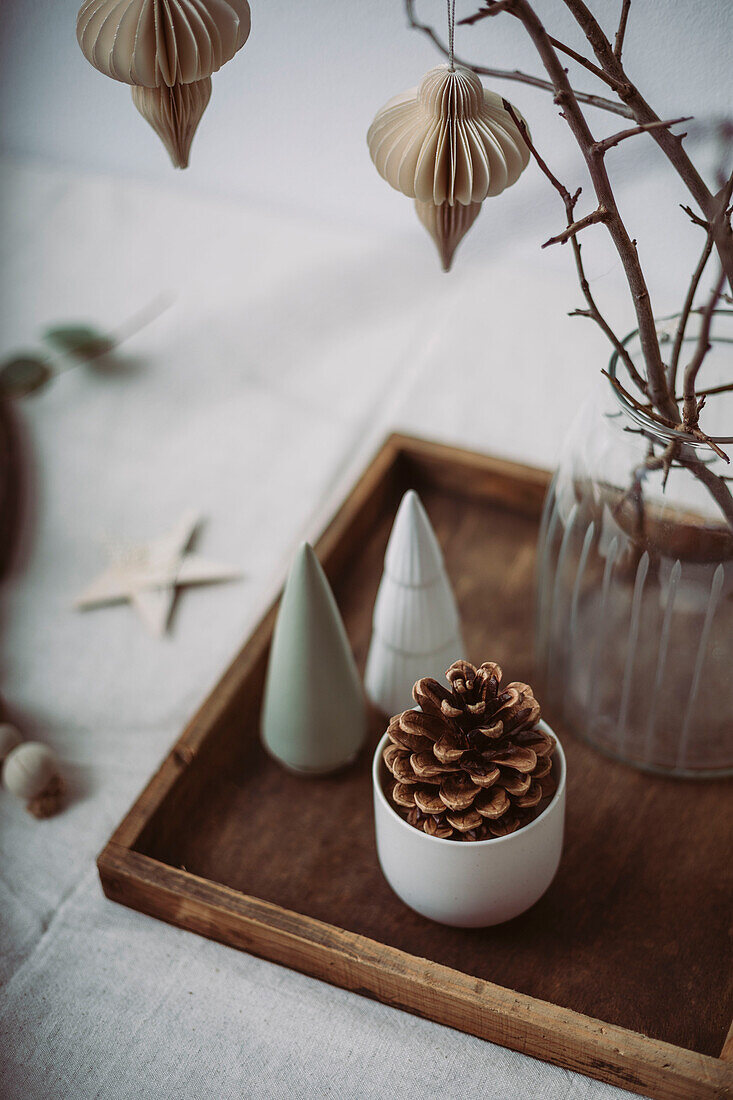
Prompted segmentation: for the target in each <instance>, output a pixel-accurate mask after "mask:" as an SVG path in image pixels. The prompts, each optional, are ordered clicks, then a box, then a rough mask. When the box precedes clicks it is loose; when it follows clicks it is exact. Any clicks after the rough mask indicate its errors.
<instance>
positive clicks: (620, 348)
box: [507, 103, 648, 394]
mask: <svg viewBox="0 0 733 1100" xmlns="http://www.w3.org/2000/svg"><path fill="white" fill-rule="evenodd" d="M507 110H508V111H509V114H510V115H511V117H512V120H513V122H514V125H515V126H516V127H517V129H518V130H519V132H520V134H521V135H522V137H523V138H524V142H525V145H526V146H527V148H528V149H529V151H530V153H531V154H532V156H533V157H534V159H535V161H536V163H537V165H538V167H539V169H540V171H541V172H542V173H543V174H544V175H545V176H546V177H547V179H548V180H549V181H550V183H551V184H552V186H553V187H554V188H555V190H556V191H557V193H558V194H559V196H560V198H561V199H562V201H563V203H564V205H565V216H566V218H567V220H568V225H569V226H570V225H572V224H573V218H574V213H575V206H576V203H577V201H578V199H579V198H580V194H581V188H580V187H579V188H578V189H577V191H575V192H574V193H573V194H572V195H571V194H570V192H569V191H568V189H567V187H566V186H565V184H564V183H561V182H560V180H559V179H558V178H557V176H556V175H555V174H554V172H553V171H552V169H551V168H550V167H549V166H548V164H547V163H546V161H545V160H544V159H543V158H542V156H541V155H540V153H539V152H538V150H537V148H536V146H535V144H534V142H533V141H532V138H531V137H530V135H529V130H528V129H527V126H526V123H525V122H524V120H523V119H521V118H520V117H519V115H518V114H517V112H516V111H515V110H514V108H513V107H512V105H511V104H510V103H508V104H507ZM571 240H572V248H573V256H574V258H575V267H576V270H577V272H578V279H579V281H580V288H581V290H582V291H583V296H584V297H585V300H586V302H587V303H588V309H587V310H586V309H583V310H580V309H578V310H573V312H572V313H571V314H570V316H571V317H572V316H577V317H590V319H591V320H592V321H595V322H596V324H597V325H598V327H599V328H600V329H601V331H602V332H603V334H604V336H605V337H606V339H607V340H609V341H610V343H611V344H612V345H613V346H614V348H615V349H616V351H617V353H618V355H619V358H620V359H621V361H622V362H623V363H624V365H625V367H626V369H627V371H628V372H629V375H630V377H631V379H632V380H633V382H634V383H635V385H637V386H638V387H639V389H640V390H641V392H642V393H644V394H646V393H647V392H648V387H647V384H646V382H645V381H644V379H643V378H642V377H641V375H640V374H639V372H638V370H637V369H636V366H635V365H634V361H633V359H632V358H631V356H630V355H629V353H628V351H627V349H626V347H625V345H624V344H623V342H622V341H621V340H620V339H619V338H618V336H617V335H616V333H615V332H614V331H613V329H612V328H611V326H610V325H609V323H608V321H606V319H605V317H604V316H603V314H602V313H601V311H600V310H599V308H598V306H597V305H596V301H595V298H594V297H593V293H592V291H591V289H590V283H589V282H588V279H587V276H586V274H585V267H584V265H583V257H582V254H581V248H580V241H579V240H578V239H577V237H576V236H573V237H572V238H571Z"/></svg>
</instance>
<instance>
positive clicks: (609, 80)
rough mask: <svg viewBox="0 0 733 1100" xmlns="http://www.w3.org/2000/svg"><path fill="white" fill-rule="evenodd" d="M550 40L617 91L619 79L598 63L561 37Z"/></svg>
mask: <svg viewBox="0 0 733 1100" xmlns="http://www.w3.org/2000/svg"><path fill="white" fill-rule="evenodd" d="M491 14H492V15H494V14H496V13H495V12H494V11H492V12H491ZM461 22H463V20H461ZM550 42H552V44H553V46H554V47H555V49H556V50H559V51H560V53H564V54H567V56H568V57H572V59H573V61H576V62H577V63H578V65H582V66H583V68H584V69H587V70H588V72H589V73H592V74H593V76H595V77H597V78H598V80H602V81H603V83H604V84H608V86H609V87H610V88H613V90H614V91H615V92H617V91H618V88H619V84H618V81H617V80H615V79H614V78H613V77H612V76H609V75H608V73H607V72H605V71H604V70H603V69H601V68H599V67H598V65H594V64H593V62H592V61H591V60H590V59H589V58H587V57H584V56H583V54H582V53H578V52H577V51H576V50H574V49H572V48H571V47H570V46H567V45H566V44H565V43H564V42H561V41H560V39H559V38H552V37H551V38H550Z"/></svg>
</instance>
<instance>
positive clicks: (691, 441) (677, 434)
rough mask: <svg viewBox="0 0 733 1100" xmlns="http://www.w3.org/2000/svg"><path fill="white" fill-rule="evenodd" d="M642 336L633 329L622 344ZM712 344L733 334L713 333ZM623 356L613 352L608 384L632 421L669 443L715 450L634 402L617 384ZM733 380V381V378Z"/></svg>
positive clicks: (725, 438) (724, 438)
mask: <svg viewBox="0 0 733 1100" xmlns="http://www.w3.org/2000/svg"><path fill="white" fill-rule="evenodd" d="M714 312H715V315H716V316H726V317H733V309H716V310H715V311H714ZM679 316H680V314H679V313H670V314H668V315H667V316H665V317H657V318H655V323H656V324H657V326H659V325H663V324H665V323H666V322H668V321H674V320H676V319H677V318H678V317H679ZM638 335H639V330H638V329H633V330H632V331H631V332H630V333H628V335H627V336H624V338H623V340H622V341H621V344H622V345H623V346H624V347H625V348H627V347H628V345H629V344H631V343H632V341H633V340H634V339H636V337H638ZM710 343H711V344H729V343H733V339H731V338H730V337H723V336H716V335H715V333H714V332H713V333H711V336H710ZM620 359H621V357H620V355H619V351H618V349H616V348H614V351H613V354H612V355H611V358H610V360H609V363H608V372H607V374H608V384H609V386H610V389H611V393H612V394H613V396H614V399H615V400H616V402H617V404H618V405H620V407H621V408H622V409H623V411H624V412H625V413H626V414H627V416H629V417H630V418H631V420H633V421H634V423H636V424H638V425H639V426H640V427H641V428H643V429H644V431H645V432H646V433H648V434H649V435H653V436H654V437H655V438H657V439H660V440H665V441H666V442H671V441H672V440H677V441H678V442H680V443H684V444H685V445H688V446H690V447H695V448H697V449H699V450H709V451H712V448H711V447H710V444H709V443H707V442H706V441H705V440H704V439H698V438H697V437H696V436H694V435H691V434H690V433H689V432H681V431H678V430H677V429H675V428H671V427H668V426H667V425H666V424H661V423H660V422H659V421H658V420H655V419H654V417H652V416H650V414H649V413H648V412H646V410H644V409H640V408H637V407H636V405H634V403H633V402H632V401H630V400H629V398H628V397H627V396H626V394H625V393H624V392H623V391H622V390H621V389H619V388H618V385H617V384H616V383H618V384H619V385H620V380H619V379H618V377H617V374H618V367H619V362H620ZM731 381H733V379H732V380H731ZM709 439H710V440H711V442H712V443H715V444H717V445H720V444H731V443H733V435H711V436H710V437H709Z"/></svg>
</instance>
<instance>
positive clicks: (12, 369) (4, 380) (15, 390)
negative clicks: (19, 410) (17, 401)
mask: <svg viewBox="0 0 733 1100" xmlns="http://www.w3.org/2000/svg"><path fill="white" fill-rule="evenodd" d="M52 377H53V372H52V370H51V368H50V367H49V365H48V363H47V362H46V360H45V359H41V358H39V356H37V355H15V356H13V358H12V359H6V360H5V362H4V363H2V364H0V393H3V394H4V395H5V396H6V397H25V396H27V394H29V393H34V392H35V391H36V390H39V389H40V388H41V386H45V385H46V383H47V382H50V380H51V378H52Z"/></svg>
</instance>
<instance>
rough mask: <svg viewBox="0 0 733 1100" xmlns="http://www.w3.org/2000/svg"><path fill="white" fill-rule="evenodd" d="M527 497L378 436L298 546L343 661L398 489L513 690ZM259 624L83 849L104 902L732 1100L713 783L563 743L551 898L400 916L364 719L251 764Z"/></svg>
mask: <svg viewBox="0 0 733 1100" xmlns="http://www.w3.org/2000/svg"><path fill="white" fill-rule="evenodd" d="M547 484H548V475H547V473H545V472H543V471H540V470H536V469H530V468H527V467H523V466H517V465H514V464H511V463H507V462H502V461H498V460H496V459H492V458H488V457H485V456H482V455H477V454H471V453H468V452H464V451H458V450H455V449H452V448H448V447H443V446H438V445H435V444H431V443H426V442H422V441H420V440H416V439H412V438H406V437H400V436H393V437H391V438H390V439H389V440H388V441H387V442H386V444H385V446H384V447H383V449H382V450H381V451H380V452H379V454H378V455H377V457H376V459H375V460H374V462H373V463H372V464H371V466H370V467H369V468H368V470H367V471H366V473H365V474H364V476H363V477H362V478H361V480H360V481H359V483H358V484H357V486H356V487H355V489H354V490H353V492H352V493H351V494H350V496H349V497H348V499H347V500H346V501H345V503H344V504H343V506H342V507H341V509H340V510H339V511H338V513H337V515H336V516H335V518H334V519H333V521H332V522H331V524H330V525H329V527H328V528H327V530H326V531H325V533H324V534H323V536H322V537H321V538H320V540H319V541H318V544H317V547H316V549H317V551H318V554H319V557H320V559H321V561H322V562H323V565H324V568H325V570H326V573H327V574H328V576H329V578H330V580H331V583H332V584H333V586H334V591H335V593H336V597H337V599H338V602H339V605H340V607H341V610H342V612H343V615H344V620H345V622H346V626H347V629H348V631H349V635H350V637H351V640H352V642H353V645H354V649H355V652H356V656H357V660H358V661H359V662H360V663H361V664H362V665H363V661H364V659H365V656H366V649H367V645H368V641H369V632H370V620H371V611H372V606H373V602H374V597H375V594H376V590H377V585H378V582H379V578H380V575H381V567H382V558H383V554H384V549H385V546H386V542H387V537H388V534H389V530H390V527H391V524H392V520H393V518H394V514H395V510H396V507H397V503H398V501H399V498H400V496H401V494H402V493H403V492H404V491H405V489H407V488H410V487H413V488H416V489H417V490H418V491H419V492H420V494H421V496H422V498H423V501H424V503H425V505H426V507H427V510H428V512H429V514H430V516H431V518H432V520H433V523H434V525H435V528H436V531H437V534H438V538H439V539H440V542H441V544H442V546H443V548H444V552H445V556H446V562H447V566H448V570H449V573H450V575H451V577H452V578H453V581H454V585H455V589H456V594H457V597H458V602H459V604H460V607H461V612H462V615H463V619H464V625H465V637H466V644H467V647H468V653H467V656H469V657H470V658H471V659H473V660H475V661H480V660H483V659H488V658H491V659H495V660H498V661H499V662H500V664H501V665H502V666H503V667H504V668H505V670H506V672H507V675H508V676H509V677H510V678H520V679H527V678H530V677H531V672H532V670H531V638H532V602H533V601H532V584H533V570H534V559H535V543H536V538H537V527H538V519H539V513H540V509H541V505H542V500H543V496H544V494H545V490H546V488H547ZM274 614H275V609H274V608H273V609H271V610H270V611H269V612H268V614H267V615H266V616H265V618H264V619H263V621H262V622H261V623H260V625H259V626H258V627H257V629H256V630H255V632H254V634H253V635H252V637H251V638H250V639H249V641H248V642H247V644H246V645H245V647H244V649H243V650H242V651H241V653H240V654H239V656H238V657H237V658H236V659H235V661H234V663H233V664H232V665H231V667H230V668H229V670H228V671H227V672H226V673H225V675H224V677H223V679H222V680H221V682H220V683H219V685H218V686H217V687H216V688H215V690H214V691H213V693H212V695H211V696H210V698H209V699H208V700H207V701H206V702H205V703H204V705H203V706H202V708H201V710H200V711H199V712H198V714H197V715H196V716H195V717H194V719H193V720H192V722H191V723H190V725H189V726H188V727H187V729H186V730H185V731H184V733H183V734H182V736H181V737H180V739H179V740H178V742H177V743H176V745H175V746H174V747H173V749H172V751H171V753H170V754H169V756H168V757H167V759H166V760H165V761H164V763H163V765H162V767H161V768H160V770H159V771H158V773H157V774H156V775H155V776H154V777H153V779H152V780H151V781H150V783H149V784H148V786H147V787H146V789H145V790H144V792H143V793H142V795H141V796H140V798H139V799H138V801H137V802H136V803H135V805H134V806H133V808H132V809H131V810H130V812H129V814H128V815H127V817H126V818H125V820H124V821H123V822H122V824H121V825H120V827H119V828H118V829H117V831H116V832H115V833H114V835H113V836H112V838H111V840H110V842H109V843H108V845H107V847H106V848H105V849H104V851H103V852H102V854H101V855H100V857H99V861H98V866H99V873H100V876H101V879H102V884H103V886H104V890H105V893H106V894H107V896H108V897H110V898H113V899H114V900H116V901H119V902H123V903H124V904H125V905H129V906H132V907H133V908H135V909H140V910H142V911H143V912H146V913H150V914H152V915H154V916H157V917H160V918H162V919H163V920H166V921H170V922H171V923H172V924H177V925H179V926H181V927H183V928H188V929H191V930H192V931H194V932H199V933H200V934H202V935H205V936H209V937H211V938H212V939H216V940H220V941H222V942H223V943H227V944H231V945H232V946H234V947H239V948H242V949H244V950H246V951H251V952H252V953H254V954H257V955H262V956H265V957H266V958H269V959H273V960H274V961H276V962H278V963H282V964H284V965H286V966H290V967H294V968H295V969H297V970H302V971H304V972H305V973H307V974H312V975H314V976H316V977H318V978H323V979H324V980H326V981H328V982H332V983H334V984H335V985H340V986H344V987H345V988H347V989H351V990H354V991H355V992H358V993H362V994H364V995H366V996H370V997H376V998H378V999H379V1000H381V1001H385V1002H386V1003H388V1004H391V1005H394V1006H396V1007H398V1008H402V1009H405V1010H406V1011H408V1012H414V1013H417V1014H418V1015H421V1016H426V1017H429V1018H430V1019H433V1020H437V1021H439V1022H440V1023H443V1024H448V1025H450V1026H451V1027H455V1028H458V1029H460V1030H462V1031H467V1032H470V1033H471V1034H473V1035H478V1036H481V1037H483V1038H485V1039H490V1040H492V1041H493V1042H495V1043H500V1044H502V1045H503V1046H507V1047H511V1048H513V1049H516V1050H521V1051H523V1052H525V1053H526V1054H531V1055H534V1056H535V1057H537V1058H542V1059H545V1060H547V1061H550V1062H555V1063H557V1064H558V1065H561V1066H566V1067H568V1068H569V1069H575V1070H579V1071H580V1072H581V1073H585V1074H589V1075H590V1076H592V1077H597V1078H598V1079H600V1080H603V1081H609V1082H613V1083H614V1084H616V1085H620V1086H622V1087H624V1088H626V1089H629V1090H631V1091H638V1092H642V1093H645V1094H650V1095H652V1096H654V1097H675V1098H679V1100H691V1098H694V1097H720V1096H724V1095H728V1094H729V1092H731V1093H733V1066H732V1065H731V1058H733V1033H731V1034H729V1036H728V1040H727V1042H726V1033H727V1031H728V1026H729V1024H730V1020H731V1015H732V1014H733V1012H732V1010H733V996H732V993H733V991H732V990H731V967H730V953H729V946H728V938H727V931H728V929H727V924H728V916H729V901H730V889H729V887H730V850H729V848H727V845H726V838H727V837H729V835H730V834H729V827H730V801H729V800H730V793H731V789H730V786H729V785H727V784H725V783H723V782H707V783H701V782H697V783H693V782H686V783H680V782H678V781H675V780H666V779H660V778H653V777H650V776H648V775H642V774H640V773H639V772H637V771H634V770H632V769H630V768H627V767H624V766H622V765H619V764H616V763H613V762H611V761H609V760H607V759H605V758H604V757H602V756H600V755H598V754H596V753H595V752H594V751H592V750H591V749H590V748H588V747H587V746H585V745H583V744H581V743H579V742H577V741H576V740H573V739H572V738H570V737H569V736H565V737H563V744H564V745H565V749H566V753H567V760H568V774H569V780H568V811H567V840H566V846H565V851H564V855H563V859H562V863H561V866H560V870H559V872H558V875H557V878H556V880H555V882H554V883H553V885H552V886H551V888H550V890H549V891H548V893H547V894H546V895H545V896H544V898H542V900H541V901H540V902H539V903H538V904H537V905H536V906H535V907H534V908H533V909H531V910H530V911H529V912H528V913H526V914H524V915H523V916H521V917H519V918H517V919H516V920H514V921H511V922H509V923H508V924H506V925H503V926H499V927H496V928H490V929H484V930H478V931H477V930H457V929H450V928H444V927H442V926H441V925H438V924H434V923H432V922H430V921H427V920H425V919H423V918H422V917H419V916H417V915H416V914H414V913H412V912H411V911H410V910H409V909H407V908H406V907H405V906H404V905H403V904H402V903H401V902H400V901H399V900H398V899H397V898H396V897H395V896H394V895H393V894H392V892H391V891H390V889H389V887H388V886H387V884H386V882H385V881H384V879H383V877H382V875H381V872H380V870H379V867H378V865H377V860H376V854H375V850H374V840H373V822H372V806H371V791H370V778H369V764H370V758H371V755H372V752H373V749H374V745H375V744H376V742H377V740H378V738H379V735H380V734H381V732H382V730H383V728H384V722H383V720H380V719H379V718H378V717H377V716H375V718H374V722H373V728H372V731H371V737H370V740H369V744H368V746H367V749H366V750H365V751H364V753H363V755H362V758H361V759H360V761H359V762H358V764H357V765H356V766H354V767H353V768H352V769H351V770H349V771H347V772H345V773H342V774H341V775H338V776H335V777H330V778H326V779H308V780H305V779H299V778H295V777H293V776H290V775H288V774H286V773H285V772H283V771H282V770H281V769H280V768H279V767H278V766H277V765H276V764H274V763H273V762H272V761H271V760H270V759H269V758H268V757H267V756H266V755H265V754H264V752H263V751H262V749H261V747H260V743H259V737H258V712H259V707H260V698H261V693H262V685H263V677H264V673H265V666H266V661H267V653H268V646H269V642H270V636H271V633H272V626H273V619H274ZM546 717H547V718H548V720H549V721H550V723H551V724H554V723H553V716H552V714H551V713H550V714H548V715H546ZM556 728H558V727H556ZM558 732H559V733H560V734H561V736H563V731H562V727H561V726H560V727H559V729H558Z"/></svg>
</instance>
